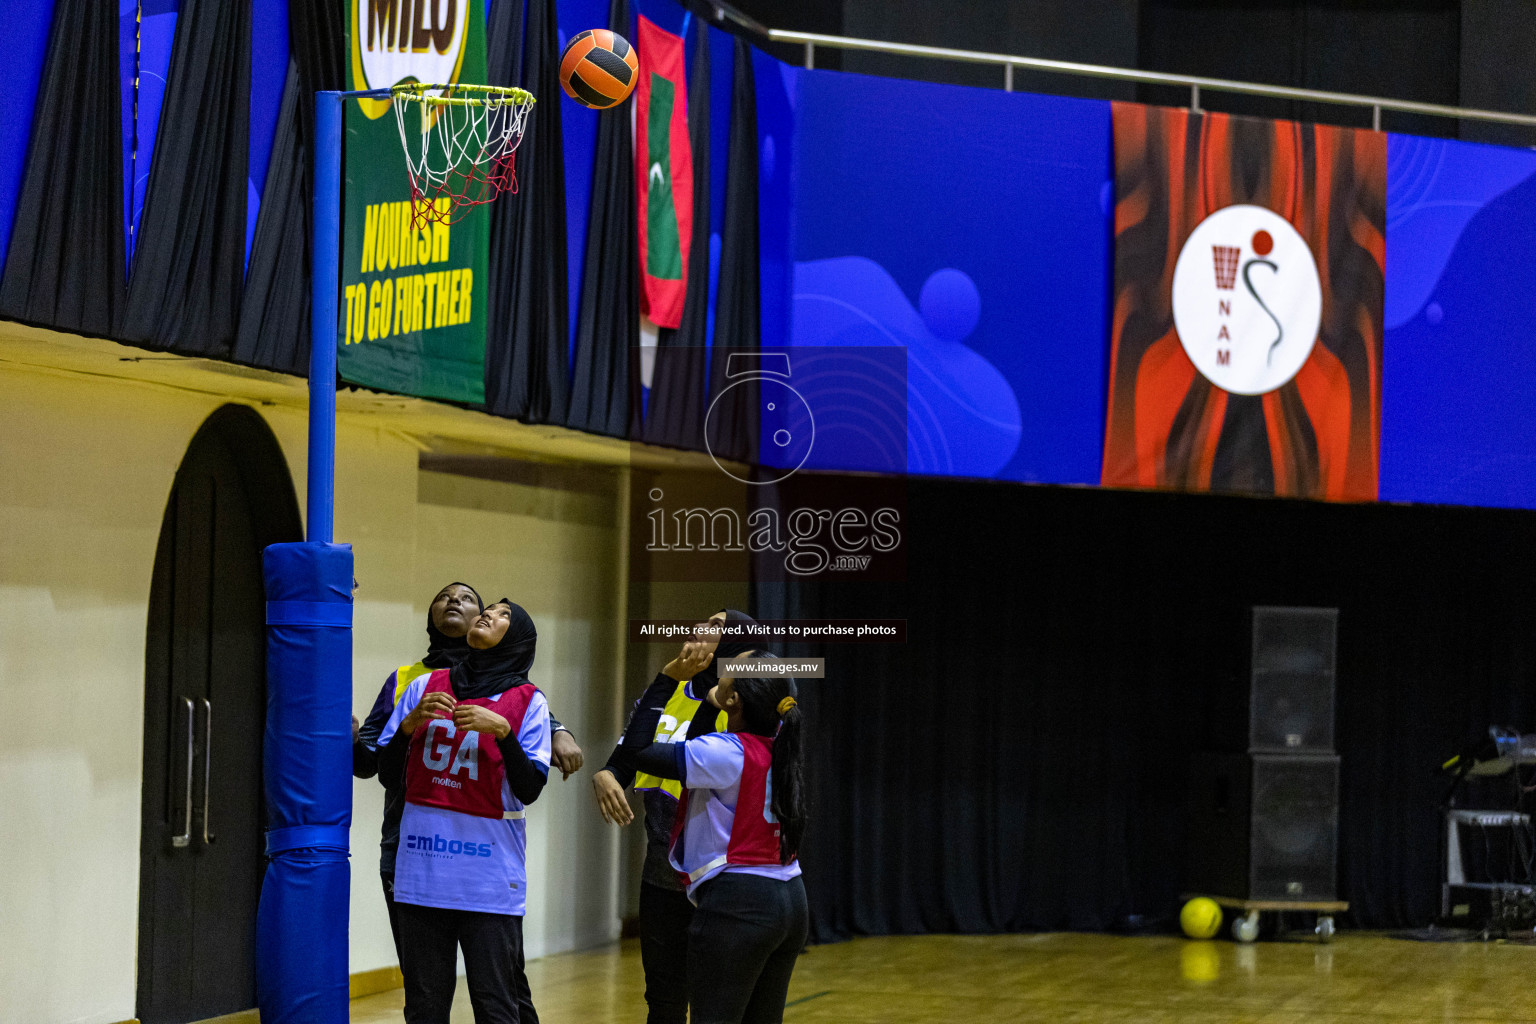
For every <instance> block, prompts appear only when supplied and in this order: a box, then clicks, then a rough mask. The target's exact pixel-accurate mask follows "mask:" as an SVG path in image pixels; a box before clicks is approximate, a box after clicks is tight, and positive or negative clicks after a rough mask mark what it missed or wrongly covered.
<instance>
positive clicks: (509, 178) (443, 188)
mask: <svg viewBox="0 0 1536 1024" xmlns="http://www.w3.org/2000/svg"><path fill="white" fill-rule="evenodd" d="M390 92H391V97H390V99H391V103H392V105H393V107H394V109H395V124H396V125H397V126H398V127H399V129H400V146H401V148H402V149H404V151H405V164H406V169H407V171H408V172H409V174H410V178H411V214H412V220H413V222H414V224H415V226H416V227H418V228H420V227H421V226H422V225H424V224H426V223H428V222H437V223H442V224H451V223H453V222H454V221H455V220H457V219H458V217H459V216H460V211H462V210H464V209H466V208H468V207H472V206H479V205H480V204H482V203H488V202H490V201H491V200H492V199H495V198H496V197H497V196H498V195H500V194H501V193H503V192H516V191H517V174H516V169H515V158H516V156H517V147H518V145H519V144H520V143H521V142H522V141H523V132H524V131H525V130H526V128H527V126H528V113H529V111H531V110H532V109H533V104H534V98H533V94H532V93H530V92H528V91H527V90H524V89H509V88H502V87H500V86H494V85H463V84H459V85H452V86H448V85H430V84H425V83H419V82H409V83H405V84H402V85H397V86H395V87H394V88H393V89H392V90H390Z"/></svg>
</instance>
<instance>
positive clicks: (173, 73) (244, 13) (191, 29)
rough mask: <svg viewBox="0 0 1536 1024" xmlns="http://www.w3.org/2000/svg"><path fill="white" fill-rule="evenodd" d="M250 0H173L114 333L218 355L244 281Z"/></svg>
mask: <svg viewBox="0 0 1536 1024" xmlns="http://www.w3.org/2000/svg"><path fill="white" fill-rule="evenodd" d="M250 93H251V5H250V0H184V2H183V3H182V6H181V13H180V15H179V16H178V17H177V19H176V40H175V43H174V45H173V46H172V49H171V70H170V76H169V78H168V79H167V84H166V92H165V104H164V106H163V107H162V109H161V116H160V128H159V132H158V134H157V136H156V140H155V155H154V164H153V166H152V167H151V168H150V172H149V188H148V191H147V192H146V193H145V198H144V214H143V217H142V218H141V220H140V222H139V224H138V226H137V228H136V240H135V243H134V250H133V261H132V262H133V266H132V269H131V271H130V273H129V276H128V302H127V304H126V307H125V309H124V312H123V318H122V323H121V325H120V326H119V328H118V331H117V334H118V337H120V338H122V339H123V340H124V341H128V342H132V343H134V344H142V345H148V346H151V347H154V348H168V349H173V350H175V351H177V352H188V353H194V354H197V355H210V356H218V357H228V356H229V355H231V354H232V352H233V350H234V342H235V328H236V326H237V325H238V323H239V317H240V293H241V291H242V290H243V288H244V283H245V199H246V190H247V189H248V188H249V186H248V185H247V179H248V174H249V166H248V159H249V148H248V142H249V134H250V132H249V128H250Z"/></svg>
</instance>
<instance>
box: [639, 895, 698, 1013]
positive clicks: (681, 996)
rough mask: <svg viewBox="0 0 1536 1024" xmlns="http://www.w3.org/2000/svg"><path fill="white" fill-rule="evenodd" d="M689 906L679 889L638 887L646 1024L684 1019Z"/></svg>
mask: <svg viewBox="0 0 1536 1024" xmlns="http://www.w3.org/2000/svg"><path fill="white" fill-rule="evenodd" d="M692 923H693V904H692V903H690V902H689V901H688V895H687V894H686V893H684V892H682V891H680V890H673V889H663V888H662V887H661V886H659V885H651V884H650V883H649V882H642V883H641V884H640V963H641V965H642V966H643V967H644V968H645V1003H646V1006H647V1007H649V1013H648V1014H647V1015H646V1018H645V1019H646V1021H647V1024H686V1022H687V1020H688V926H689V925H690V924H692Z"/></svg>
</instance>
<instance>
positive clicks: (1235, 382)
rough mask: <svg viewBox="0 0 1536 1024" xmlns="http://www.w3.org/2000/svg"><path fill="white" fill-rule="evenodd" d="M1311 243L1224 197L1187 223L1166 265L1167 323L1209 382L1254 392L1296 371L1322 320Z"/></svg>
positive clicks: (1271, 217)
mask: <svg viewBox="0 0 1536 1024" xmlns="http://www.w3.org/2000/svg"><path fill="white" fill-rule="evenodd" d="M1322 315H1323V287H1322V281H1321V279H1320V278H1319V277H1318V273H1317V263H1316V262H1315V261H1314V260H1313V259H1312V250H1311V249H1310V248H1309V247H1308V246H1307V243H1306V241H1305V240H1303V239H1302V237H1301V235H1300V234H1298V233H1297V231H1296V229H1295V228H1293V227H1292V226H1291V224H1290V222H1289V221H1287V220H1286V219H1285V218H1284V217H1281V216H1279V215H1278V214H1276V213H1274V212H1273V211H1271V210H1267V209H1265V208H1264V207H1262V206H1248V205H1239V206H1228V207H1225V208H1223V209H1220V210H1217V211H1216V212H1215V213H1213V214H1211V215H1210V216H1209V217H1207V218H1205V220H1203V221H1201V222H1200V224H1199V225H1198V226H1197V227H1196V228H1195V230H1194V231H1192V232H1190V235H1189V241H1187V242H1185V243H1184V248H1183V249H1182V250H1181V251H1180V252H1179V260H1178V263H1177V264H1176V265H1175V267H1174V271H1173V324H1174V328H1175V329H1176V330H1177V331H1178V334H1179V343H1180V344H1181V345H1183V346H1184V351H1185V353H1186V354H1187V355H1188V356H1189V359H1190V362H1192V363H1194V364H1195V368H1196V369H1197V370H1199V371H1200V373H1201V375H1202V376H1204V377H1205V379H1206V380H1208V381H1210V382H1211V383H1212V384H1214V385H1216V386H1217V387H1219V388H1221V389H1222V390H1223V391H1229V392H1231V393H1233V394H1237V395H1262V394H1265V393H1267V392H1270V391H1273V390H1275V389H1276V388H1278V387H1280V386H1281V385H1283V384H1285V383H1286V382H1287V381H1289V380H1290V379H1291V378H1292V377H1294V376H1296V373H1297V371H1299V370H1300V369H1301V367H1302V365H1303V364H1304V363H1306V361H1307V357H1308V356H1310V355H1311V354H1312V346H1313V345H1315V344H1316V343H1317V330H1318V327H1319V325H1320V324H1321V323H1322Z"/></svg>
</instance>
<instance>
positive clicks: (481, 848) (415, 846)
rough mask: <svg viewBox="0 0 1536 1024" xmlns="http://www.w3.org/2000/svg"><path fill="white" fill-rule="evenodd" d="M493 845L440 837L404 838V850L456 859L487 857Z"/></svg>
mask: <svg viewBox="0 0 1536 1024" xmlns="http://www.w3.org/2000/svg"><path fill="white" fill-rule="evenodd" d="M494 845H495V844H494V843H468V842H464V841H462V840H458V839H445V838H443V837H442V836H440V835H430V836H406V837H405V848H406V849H407V850H415V851H417V852H418V853H432V854H438V855H444V854H446V855H447V856H449V857H457V856H459V855H460V854H463V855H464V856H466V857H489V856H490V855H491V847H492V846H494Z"/></svg>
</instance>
